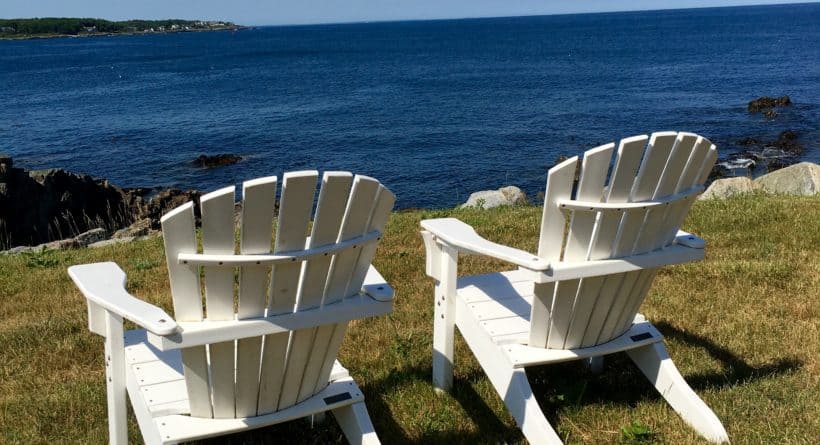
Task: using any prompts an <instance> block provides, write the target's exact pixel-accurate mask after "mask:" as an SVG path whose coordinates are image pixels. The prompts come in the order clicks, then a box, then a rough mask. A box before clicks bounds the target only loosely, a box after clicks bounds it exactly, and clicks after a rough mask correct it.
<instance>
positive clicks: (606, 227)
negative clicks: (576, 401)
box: [581, 135, 649, 347]
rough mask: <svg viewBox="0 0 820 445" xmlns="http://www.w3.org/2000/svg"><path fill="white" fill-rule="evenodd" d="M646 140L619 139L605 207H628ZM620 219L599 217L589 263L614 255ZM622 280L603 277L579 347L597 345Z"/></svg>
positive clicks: (620, 216) (616, 215)
mask: <svg viewBox="0 0 820 445" xmlns="http://www.w3.org/2000/svg"><path fill="white" fill-rule="evenodd" d="M648 139H649V137H648V136H645V135H641V136H634V137H631V138H625V139H622V140H621V142H620V143H619V144H618V151H617V154H616V157H615V165H614V166H613V168H612V175H611V178H610V181H609V186H608V188H607V192H606V195H607V196H606V204H608V205H615V206H621V205H629V204H631V203H629V202H627V201H628V200H629V195H630V192H631V190H632V185H633V183H634V182H635V175H636V173H637V171H638V166H639V165H640V162H641V159H642V157H643V154H644V148H645V147H646V142H647V141H648ZM632 204H634V203H632ZM623 217H624V215H623V212H614V213H611V212H603V213H602V214H601V217H600V219H599V221H598V227H597V233H596V235H595V241H594V243H593V245H592V248H591V249H590V254H589V259H590V260H593V261H597V260H602V259H608V258H610V257H612V256H613V254H615V253H616V252H615V251H614V249H615V247H616V245H615V243H616V241H617V236H618V232H619V229H620V227H621V221H622V220H623ZM622 279H623V275H622V274H616V275H608V276H603V277H602V280H603V282H602V283H600V289H599V291H598V292H597V295H595V296H594V297H592V296H590V297H589V298H591V299H592V298H594V299H595V303H594V306H593V308H592V310H591V313H590V315H589V319H588V321H587V328H586V330H585V332H584V334H583V338H582V339H581V346H582V347H589V346H593V345H595V344H596V342H597V340H598V337H599V336H600V334H601V328H602V327H603V324H604V321H605V319H606V316H607V314H608V313H609V309H610V308H611V306H612V300H613V299H614V298H615V295H616V292H617V290H618V288H619V287H620V282H621V280H622Z"/></svg>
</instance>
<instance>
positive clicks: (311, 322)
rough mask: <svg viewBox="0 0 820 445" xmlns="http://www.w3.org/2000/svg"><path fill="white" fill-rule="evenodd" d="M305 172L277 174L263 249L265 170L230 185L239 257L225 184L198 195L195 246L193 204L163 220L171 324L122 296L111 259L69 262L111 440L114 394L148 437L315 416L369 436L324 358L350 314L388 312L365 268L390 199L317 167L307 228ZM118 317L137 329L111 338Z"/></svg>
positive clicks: (335, 369) (349, 384)
mask: <svg viewBox="0 0 820 445" xmlns="http://www.w3.org/2000/svg"><path fill="white" fill-rule="evenodd" d="M317 180H318V173H317V172H316V171H302V172H294V173H286V174H285V175H284V178H283V181H282V192H281V196H280V206H279V214H278V223H277V229H276V232H275V247H274V248H273V250H272V251H271V241H272V239H271V238H272V224H273V221H274V207H275V205H274V202H275V195H276V185H277V178H276V177H267V178H260V179H255V180H252V181H247V182H245V183H244V184H243V190H242V192H243V193H242V196H243V206H242V218H241V235H240V237H239V239H240V242H239V249H238V251H239V252H240V253H238V254H236V247H235V232H234V229H235V228H234V187H233V186H231V187H226V188H223V189H220V190H217V191H215V192H212V193H209V194H207V195H204V196H202V199H201V210H202V252H201V253H200V252H199V251H198V250H199V249H198V247H197V244H198V243H197V233H196V229H195V220H194V207H193V203H190V202H189V203H186V204H184V205H182V206H180V207H178V208H176V209H174V210H172V211H171V212H169V213H167V214H166V215H165V216H163V218H162V232H163V236H164V238H165V253H166V259H167V262H168V272H169V275H170V281H171V293H172V296H173V306H174V314H175V318H172V317H171V316H170V315H168V314H166V313H165V312H164V311H163V310H162V309H160V308H158V307H156V306H153V305H151V304H149V303H146V302H144V301H142V300H139V299H137V298H135V297H133V296H131V295H129V294H128V293H127V291H126V290H125V288H124V284H125V274H124V273H123V271H122V270H120V268H119V267H117V265H116V264H114V263H97V264H87V265H80V266H73V267H71V268H69V275H71V278H72V279H73V280H74V282H75V283H76V284H77V286H78V287H79V288H80V290H81V291H82V293H83V294H84V295H85V297H86V298H87V302H88V318H89V327H90V329H91V331H92V332H94V333H97V334H100V335H102V336H104V337H105V363H106V380H107V386H108V416H109V433H110V441H111V443H117V444H124V443H127V436H126V405H125V395H126V389H127V392H128V395H129V397H130V399H131V403H132V406H133V408H134V413H135V415H136V418H137V420H138V422H139V426H140V429H141V430H142V434H143V438H144V439H145V442H146V443H150V444H160V443H162V444H165V443H178V442H183V441H188V440H193V439H198V438H205V437H211V436H217V435H222V434H227V433H231V432H236V431H241V430H247V429H251V428H258V427H263V426H266V425H271V424H275V423H280V422H284V421H287V420H291V419H296V418H300V417H306V416H311V415H314V414H320V413H324V412H326V411H331V412H332V413H333V414H334V416H335V417H336V420H337V421H338V422H339V424H340V425H341V427H342V430H343V431H344V433H345V436H346V437H347V439H348V440H349V441H350V442H351V443H354V444H358V443H378V438H377V436H376V433H375V431H374V429H373V425H372V423H371V421H370V418H369V416H368V413H367V410H366V408H365V405H364V397H363V395H362V392H361V390H360V389H359V388H358V386H357V385H356V383H355V382H354V381H353V379H352V378H351V377H350V376H349V375H348V373H347V370H345V368H343V367H342V366H341V365H340V364H339V362H338V361H337V360H336V356H337V353H338V350H339V346H340V345H341V343H342V338H343V337H344V334H345V331H346V329H347V325H348V322H349V321H350V320H353V319H358V318H363V317H369V316H374V315H381V314H386V313H388V312H390V311H391V310H392V306H393V303H392V298H393V289H392V288H391V287H390V286H389V285H388V284H387V283H386V282H385V281H384V279H383V278H382V277H381V275H380V274H379V273H378V272H377V271H376V269H374V268H373V267H372V266H371V264H370V262H371V260H372V258H373V255H374V253H375V250H376V244H377V242H378V240H379V239H381V234H382V231H383V229H384V225H385V222H386V221H387V218H388V216H389V213H390V210H391V209H392V208H393V203H394V201H395V197H394V196H393V194H392V193H391V192H390V191H389V190H387V188H385V187H384V186H383V185H381V184H380V183H379V182H378V181H376V180H374V179H372V178H368V177H366V176H358V175H357V176H355V177H354V176H353V175H351V174H350V173H346V172H328V173H325V174H324V176H323V177H322V181H321V189H320V191H319V196H318V202H317V203H316V212H315V216H314V218H313V221H312V226H311V211H312V209H313V207H314V195H315V193H316V184H317ZM308 230H310V236H309V237H307V233H308ZM237 271H238V274H237ZM203 276H204V302H205V304H204V305H205V311H204V312H203V297H202V295H203V292H202V290H201V288H200V284H201V277H203ZM235 294H236V297H237V299H236V301H235V300H234V295H235ZM123 319H128V320H131V321H133V322H134V323H136V324H137V325H140V326H141V327H143V328H144V329H140V330H132V331H128V332H125V333H123ZM123 334H124V335H123Z"/></svg>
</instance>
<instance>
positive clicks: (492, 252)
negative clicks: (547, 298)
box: [421, 218, 557, 270]
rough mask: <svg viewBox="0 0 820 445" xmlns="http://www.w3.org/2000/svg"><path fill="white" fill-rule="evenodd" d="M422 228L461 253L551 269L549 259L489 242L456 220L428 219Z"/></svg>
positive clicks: (527, 266) (539, 268) (524, 265)
mask: <svg viewBox="0 0 820 445" xmlns="http://www.w3.org/2000/svg"><path fill="white" fill-rule="evenodd" d="M421 226H422V227H423V228H424V229H425V230H427V231H428V232H430V233H432V234H433V235H434V236H435V237H436V238H439V239H440V240H441V242H443V243H446V244H448V245H450V246H453V247H456V248H458V250H459V252H461V253H466V254H475V255H487V256H492V257H493V258H497V259H499V260H503V261H507V262H509V263H512V264H515V265H516V266H520V267H525V268H527V269H530V270H546V269H548V268H549V267H550V261H549V259H545V258H543V257H540V256H535V255H533V254H531V253H529V252H526V251H523V250H520V249H515V248H512V247H508V246H504V245H501V244H497V243H494V242H492V241H488V240H486V239H484V238H482V237H481V236H479V235H478V234H477V233H476V231H475V230H474V229H473V228H472V227H470V226H469V225H467V224H465V223H463V222H461V221H459V220H457V219H455V218H438V219H426V220H424V221H422V222H421ZM555 260H557V258H556V259H555Z"/></svg>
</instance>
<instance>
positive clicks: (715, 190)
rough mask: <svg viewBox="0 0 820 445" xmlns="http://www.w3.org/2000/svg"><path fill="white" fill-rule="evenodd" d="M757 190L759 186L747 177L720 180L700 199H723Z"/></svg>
mask: <svg viewBox="0 0 820 445" xmlns="http://www.w3.org/2000/svg"><path fill="white" fill-rule="evenodd" d="M756 189H757V185H756V184H755V183H754V181H752V180H751V179H749V178H747V177H746V176H738V177H734V178H725V179H718V180H716V181H714V182H713V183H712V184H711V185H709V188H707V189H706V191H705V192H703V194H702V195H700V197H699V198H698V199H723V198H728V197H729V196H732V195H737V194H739V193H749V192H751V191H754V190H756Z"/></svg>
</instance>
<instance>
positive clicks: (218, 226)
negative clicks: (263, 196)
mask: <svg viewBox="0 0 820 445" xmlns="http://www.w3.org/2000/svg"><path fill="white" fill-rule="evenodd" d="M200 206H201V209H202V251H203V253H206V254H221V255H232V254H233V253H234V251H235V249H236V246H235V238H234V236H235V234H234V217H233V210H234V187H233V186H230V187H225V188H222V189H219V190H216V191H214V192H211V193H208V194H206V195H203V196H202V197H201V198H200ZM204 269H205V303H206V311H207V317H208V320H209V321H211V320H212V321H221V320H232V319H233V318H234V314H235V312H234V269H231V268H218V267H205V268H204ZM235 354H236V351H235V344H234V341H233V340H230V341H228V342H223V343H214V344H211V345H209V346H208V358H209V365H210V383H211V399H212V403H213V415H214V417H215V418H219V419H230V418H233V417H235V416H236V394H235V376H234V370H235Z"/></svg>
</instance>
